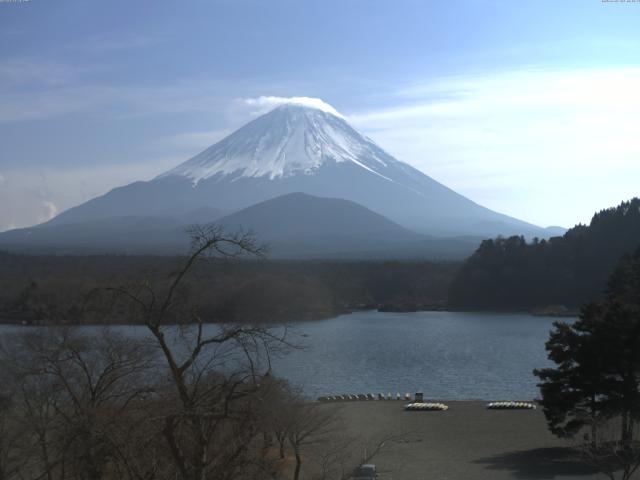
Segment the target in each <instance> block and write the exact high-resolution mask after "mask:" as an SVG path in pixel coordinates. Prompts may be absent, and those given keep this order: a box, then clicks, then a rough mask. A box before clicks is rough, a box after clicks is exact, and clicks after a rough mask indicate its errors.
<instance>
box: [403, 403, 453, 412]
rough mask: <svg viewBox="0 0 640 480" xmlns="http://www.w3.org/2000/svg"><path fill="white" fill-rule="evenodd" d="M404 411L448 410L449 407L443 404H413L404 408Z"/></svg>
mask: <svg viewBox="0 0 640 480" xmlns="http://www.w3.org/2000/svg"><path fill="white" fill-rule="evenodd" d="M404 409H405V410H439V411H444V410H449V406H448V405H445V404H444V403H431V402H413V403H409V404H408V405H405V406H404Z"/></svg>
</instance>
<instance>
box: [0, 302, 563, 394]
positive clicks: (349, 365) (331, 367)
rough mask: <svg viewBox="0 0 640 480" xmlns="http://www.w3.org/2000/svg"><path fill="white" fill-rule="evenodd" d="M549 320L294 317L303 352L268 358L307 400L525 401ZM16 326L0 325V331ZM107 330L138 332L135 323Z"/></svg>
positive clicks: (440, 315)
mask: <svg viewBox="0 0 640 480" xmlns="http://www.w3.org/2000/svg"><path fill="white" fill-rule="evenodd" d="M554 320H557V319H555V318H549V317H535V316H532V315H524V314H496V313H458V312H416V313H386V312H375V311H371V312H358V313H353V314H349V315H341V316H339V317H336V318H332V319H329V320H322V321H315V322H301V323H297V324H295V325H294V326H293V331H292V333H293V335H294V337H293V339H294V341H295V342H296V343H297V344H300V345H302V346H304V349H302V350H296V351H293V352H291V353H289V354H288V355H286V356H285V357H282V358H278V359H276V360H275V361H274V371H275V373H276V374H278V375H280V376H283V377H285V378H287V379H289V381H291V382H292V383H293V384H295V385H297V386H299V387H300V388H301V389H302V390H303V392H304V393H305V394H307V395H308V396H310V397H317V396H319V395H331V394H342V393H376V394H377V393H379V392H385V393H387V392H392V393H393V394H394V395H395V394H396V393H398V392H399V393H402V394H404V393H406V392H411V393H413V392H416V391H422V392H424V393H425V395H426V396H427V397H429V398H437V399H444V400H472V399H482V400H498V399H505V400H510V399H533V398H535V397H537V396H538V389H537V387H536V381H537V379H536V377H534V376H533V374H532V370H533V369H534V368H539V367H544V366H546V365H548V364H549V362H548V360H547V358H546V352H545V349H544V343H545V341H546V340H547V338H548V334H549V330H550V329H551V324H552V323H553V321H554ZM568 321H571V319H568ZM23 328H25V327H14V326H0V333H6V334H10V333H12V332H16V331H21V330H23ZM26 328H28V327H26ZM95 328H96V327H85V329H88V330H90V329H95ZM115 329H116V330H118V331H121V332H126V333H128V334H131V335H135V336H139V335H144V334H145V330H144V329H143V328H141V327H116V328H115Z"/></svg>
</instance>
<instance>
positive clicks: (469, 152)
mask: <svg viewBox="0 0 640 480" xmlns="http://www.w3.org/2000/svg"><path fill="white" fill-rule="evenodd" d="M638 85H640V68H610V69H576V70H544V69H530V70H521V71H513V72H498V73H488V74H483V75H473V76H457V77H451V78H442V79H436V80H432V81H427V82H424V83H422V84H418V85H413V86H411V87H410V88H405V89H403V90H401V91H399V92H397V96H396V101H397V104H398V105H397V106H395V107H391V108H385V109H380V110H372V111H368V112H363V113H360V114H355V115H350V116H349V117H348V120H349V121H350V122H352V123H353V124H354V125H355V126H356V127H358V128H359V129H360V130H362V131H364V132H365V133H366V134H367V135H369V136H370V137H372V138H373V139H374V140H375V141H377V142H378V143H379V144H380V145H381V146H382V147H383V148H385V149H386V150H388V151H389V152H390V153H392V154H394V155H395V156H397V157H398V158H400V159H402V160H405V161H408V162H409V163H411V164H413V165H414V166H416V167H417V168H419V169H421V170H422V171H424V172H425V173H427V174H428V175H431V176H433V177H435V178H436V179H437V180H439V181H442V182H443V183H444V184H446V185H447V186H449V187H451V188H453V189H454V190H457V191H459V192H460V193H462V194H465V195H467V196H469V197H470V198H472V199H473V200H475V201H477V202H478V203H480V204H483V205H486V206H488V207H490V208H493V209H495V210H498V211H501V212H504V213H507V214H510V215H514V216H517V217H519V218H523V219H525V220H529V221H532V222H534V223H538V224H543V225H544V224H550V223H560V224H564V225H567V226H571V225H573V224H574V223H577V222H578V221H583V222H584V221H588V220H589V219H590V217H591V215H592V213H593V212H595V211H596V210H599V209H601V208H604V207H607V206H612V205H614V204H616V203H618V202H619V201H621V200H623V199H625V198H630V197H632V196H634V195H637V194H638V193H640V192H638V189H637V179H638V178H640V135H638V134H637V130H638V127H637V126H638V125H639V124H640V90H638V87H637V86H638Z"/></svg>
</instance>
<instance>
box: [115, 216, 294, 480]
mask: <svg viewBox="0 0 640 480" xmlns="http://www.w3.org/2000/svg"><path fill="white" fill-rule="evenodd" d="M190 233H191V235H192V239H193V244H192V253H191V254H190V255H189V256H188V257H187V258H186V260H185V262H184V264H183V265H182V266H181V267H180V268H179V269H178V270H177V271H176V272H174V273H173V274H172V275H171V277H170V281H169V282H168V284H167V285H166V286H165V288H164V289H161V288H157V287H154V286H152V285H151V283H149V282H147V283H144V284H140V285H134V286H129V287H120V288H112V289H111V291H112V292H114V293H115V294H116V298H117V299H119V300H125V301H126V302H127V303H128V305H129V306H130V307H131V315H132V320H133V321H135V322H136V323H142V324H143V325H145V326H146V327H147V329H148V331H149V332H150V333H151V335H152V336H153V338H154V339H155V342H156V343H157V345H158V346H159V348H160V350H161V352H162V356H163V359H164V362H165V364H166V366H167V367H168V371H169V381H170V383H171V385H172V389H173V393H171V394H169V393H168V392H165V393H166V394H168V395H171V396H172V398H173V401H165V402H163V404H164V410H163V412H162V421H163V428H162V434H163V436H164V438H165V440H166V444H167V446H168V449H169V452H170V455H171V458H172V461H173V463H174V465H175V468H176V474H177V475H179V477H180V478H183V479H185V480H204V479H205V478H206V479H227V478H241V475H242V474H243V473H242V472H241V471H242V470H243V469H245V470H246V469H247V467H248V466H249V465H252V464H255V463H257V462H256V461H255V459H254V458H250V457H251V456H252V454H253V452H252V450H251V449H250V445H251V443H252V442H253V441H254V438H255V437H256V436H257V435H258V434H259V433H260V432H259V428H258V427H257V419H256V418H255V408H254V403H253V402H254V400H255V397H256V395H255V394H256V392H257V391H258V389H259V383H260V379H261V378H262V376H263V375H264V374H265V373H266V372H268V371H269V370H270V355H271V353H272V352H273V350H274V349H277V348H278V347H279V346H280V345H282V344H283V343H284V337H283V335H284V332H281V334H280V335H275V334H274V333H273V332H272V331H270V330H269V329H267V328H263V327H259V326H249V325H233V326H219V325H210V326H209V325H205V321H204V319H203V318H202V317H201V316H200V314H199V312H198V310H197V309H196V308H194V306H193V304H191V303H190V302H189V300H188V295H187V294H186V292H185V291H184V289H183V286H184V281H185V279H186V278H187V277H188V276H189V275H190V274H191V273H192V272H193V270H194V269H195V267H196V266H197V265H198V263H199V262H201V261H204V260H205V259H206V257H207V256H208V255H214V256H217V257H223V258H235V257H238V256H240V255H243V254H249V255H252V256H257V257H260V256H262V255H263V252H264V247H262V246H260V245H258V244H257V243H256V242H255V240H254V239H253V237H252V235H251V234H250V233H243V232H241V233H239V234H227V233H226V232H225V231H224V230H223V229H222V228H221V227H219V226H215V225H212V226H206V227H202V226H196V227H193V228H192V229H191V231H190ZM172 336H174V337H176V338H172ZM170 405H171V407H169V406H170Z"/></svg>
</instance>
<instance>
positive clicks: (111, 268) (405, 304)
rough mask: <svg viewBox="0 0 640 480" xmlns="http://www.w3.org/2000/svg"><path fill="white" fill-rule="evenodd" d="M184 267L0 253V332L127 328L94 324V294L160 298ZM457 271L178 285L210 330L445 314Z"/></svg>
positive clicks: (353, 271)
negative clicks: (366, 315) (123, 292)
mask: <svg viewBox="0 0 640 480" xmlns="http://www.w3.org/2000/svg"><path fill="white" fill-rule="evenodd" d="M182 262H184V258H181V257H166V256H157V257H156V256H125V255H95V256H71V255H69V256H62V255H60V256H55V255H15V254H7V253H2V252H0V322H26V323H33V324H43V323H45V324H74V323H127V322H129V321H130V319H129V318H128V317H127V312H120V314H115V315H110V316H108V317H104V316H101V315H100V314H99V311H98V310H97V309H96V303H100V301H99V300H100V297H96V296H95V295H94V294H93V292H100V291H103V292H104V288H105V287H109V286H120V285H139V284H142V283H143V282H145V281H150V282H152V284H155V285H157V286H158V288H162V287H163V285H165V284H166V283H167V281H168V279H169V276H170V274H171V272H175V271H176V270H177V268H178V266H180V265H181V264H182ZM459 266H460V264H458V263H446V262H442V263H434V262H426V261H420V262H397V261H385V262H364V261H362V262H357V261H350V262H348V261H344V262H337V261H332V262H329V261H268V260H259V261H258V260H246V261H223V260H214V259H208V260H207V261H202V262H200V263H199V264H198V268H196V269H195V270H194V272H193V275H192V276H191V277H189V279H188V280H187V281H186V282H185V292H184V294H185V295H189V297H190V298H191V301H192V302H193V303H194V304H197V305H198V308H199V309H200V311H201V312H203V314H204V315H205V317H206V321H211V322H254V321H255V322H290V321H296V320H308V319H319V318H325V317H330V316H333V315H337V314H340V313H345V312H349V311H353V310H359V309H369V308H383V309H386V310H419V309H425V308H427V309H429V308H442V307H443V306H444V305H445V304H446V297H447V294H448V289H449V285H450V283H451V280H452V279H453V277H454V276H455V273H456V271H457V269H458V268H459ZM90 294H92V295H90ZM103 300H104V299H103Z"/></svg>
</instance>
